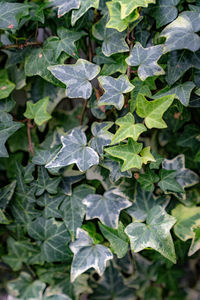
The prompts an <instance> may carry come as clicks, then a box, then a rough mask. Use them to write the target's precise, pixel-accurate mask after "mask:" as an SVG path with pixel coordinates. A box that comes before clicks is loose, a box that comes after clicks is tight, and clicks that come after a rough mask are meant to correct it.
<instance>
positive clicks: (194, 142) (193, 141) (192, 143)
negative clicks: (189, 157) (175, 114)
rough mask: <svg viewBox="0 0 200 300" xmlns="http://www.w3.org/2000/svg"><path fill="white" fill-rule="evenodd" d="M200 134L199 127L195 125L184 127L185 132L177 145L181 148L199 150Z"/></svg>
mask: <svg viewBox="0 0 200 300" xmlns="http://www.w3.org/2000/svg"><path fill="white" fill-rule="evenodd" d="M199 135H200V132H199V127H198V126H196V125H194V124H188V125H186V126H184V131H183V133H182V134H181V137H180V138H179V139H178V141H177V145H178V146H181V147H185V148H187V147H189V148H193V149H195V148H197V149H198V147H199V142H198V138H199Z"/></svg>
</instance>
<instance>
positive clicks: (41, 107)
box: [24, 97, 51, 126]
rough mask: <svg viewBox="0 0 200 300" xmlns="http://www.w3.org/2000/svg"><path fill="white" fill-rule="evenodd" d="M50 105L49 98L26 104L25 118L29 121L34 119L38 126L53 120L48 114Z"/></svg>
mask: <svg viewBox="0 0 200 300" xmlns="http://www.w3.org/2000/svg"><path fill="white" fill-rule="evenodd" d="M48 104H49V97H45V98H43V99H41V100H40V101H38V102H36V103H32V102H31V101H28V102H26V111H25V113H24V116H25V117H26V118H27V119H33V120H34V121H35V123H36V124H37V125H38V126H41V125H43V124H44V123H45V122H47V121H48V120H49V119H51V115H50V114H49V113H48V112H47V107H48Z"/></svg>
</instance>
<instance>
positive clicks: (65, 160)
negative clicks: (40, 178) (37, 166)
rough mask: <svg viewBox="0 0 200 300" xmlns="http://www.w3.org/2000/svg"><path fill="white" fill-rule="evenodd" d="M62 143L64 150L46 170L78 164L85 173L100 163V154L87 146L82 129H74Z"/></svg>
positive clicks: (63, 137)
mask: <svg viewBox="0 0 200 300" xmlns="http://www.w3.org/2000/svg"><path fill="white" fill-rule="evenodd" d="M61 142H62V148H61V149H60V151H59V152H58V153H57V154H56V156H55V157H54V158H53V159H52V160H51V161H50V162H49V163H48V164H47V165H46V166H45V167H46V168H61V167H65V166H68V165H71V164H73V163H76V164H77V166H78V168H79V170H80V171H82V172H84V171H86V170H87V169H89V168H90V167H91V166H93V165H97V164H98V163H99V156H98V154H97V153H96V152H95V151H94V150H93V149H92V148H90V147H87V146H86V144H87V140H86V135H85V133H84V132H83V131H82V130H81V128H78V127H77V128H74V129H72V130H71V131H70V133H68V134H67V135H66V136H62V137H61Z"/></svg>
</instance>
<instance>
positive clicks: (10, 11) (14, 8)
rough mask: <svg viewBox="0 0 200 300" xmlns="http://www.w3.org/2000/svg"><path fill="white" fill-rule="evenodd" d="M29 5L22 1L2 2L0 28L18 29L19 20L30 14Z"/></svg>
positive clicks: (0, 5)
mask: <svg viewBox="0 0 200 300" xmlns="http://www.w3.org/2000/svg"><path fill="white" fill-rule="evenodd" d="M28 13H29V5H27V4H22V3H10V2H2V1H1V3H0V28H1V29H16V28H17V27H18V23H19V20H20V19H21V18H22V17H24V16H26V15H28Z"/></svg>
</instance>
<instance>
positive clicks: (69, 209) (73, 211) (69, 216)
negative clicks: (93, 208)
mask: <svg viewBox="0 0 200 300" xmlns="http://www.w3.org/2000/svg"><path fill="white" fill-rule="evenodd" d="M94 192H95V189H94V188H93V187H91V186H89V185H86V184H82V185H79V186H78V187H76V188H74V190H73V192H72V195H71V196H65V199H64V201H63V203H62V204H61V206H60V213H61V215H62V218H63V221H64V223H65V225H66V227H67V229H68V230H69V232H70V234H71V236H72V240H74V238H75V236H76V230H77V228H80V227H81V225H82V222H83V218H84V215H85V212H86V207H85V206H84V204H83V199H84V198H85V197H87V196H88V195H90V194H92V193H94Z"/></svg>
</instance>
